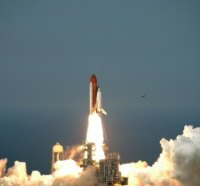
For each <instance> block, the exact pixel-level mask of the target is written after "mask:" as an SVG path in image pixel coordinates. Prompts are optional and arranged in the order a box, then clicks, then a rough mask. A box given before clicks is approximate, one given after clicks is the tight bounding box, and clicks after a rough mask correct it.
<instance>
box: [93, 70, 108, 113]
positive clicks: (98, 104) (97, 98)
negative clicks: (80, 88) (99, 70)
mask: <svg viewBox="0 0 200 186" xmlns="http://www.w3.org/2000/svg"><path fill="white" fill-rule="evenodd" d="M89 89H90V90H89V92H90V104H89V105H90V114H91V113H93V112H96V113H102V114H107V113H106V111H105V110H104V109H103V108H102V94H101V90H100V88H99V86H98V85H97V78H96V76H95V74H93V75H92V76H91V77H90V87H89Z"/></svg>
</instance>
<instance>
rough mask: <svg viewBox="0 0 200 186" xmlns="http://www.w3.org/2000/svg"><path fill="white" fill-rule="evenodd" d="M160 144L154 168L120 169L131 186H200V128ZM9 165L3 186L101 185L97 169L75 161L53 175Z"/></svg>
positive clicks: (1, 167) (1, 176) (0, 166)
mask: <svg viewBox="0 0 200 186" xmlns="http://www.w3.org/2000/svg"><path fill="white" fill-rule="evenodd" d="M160 144H161V147H162V152H161V154H160V156H159V158H158V160H157V161H156V162H155V163H154V164H153V165H152V166H149V165H148V164H147V163H146V162H144V161H139V162H137V163H129V164H122V165H121V166H120V170H121V172H122V175H123V176H127V177H128V178H129V186H200V128H193V127H192V126H185V128H184V131H183V134H182V135H179V136H177V138H176V139H175V140H172V139H171V140H166V139H162V140H161V141H160ZM6 163H7V160H6V159H2V160H0V186H90V185H98V182H97V179H96V173H95V169H94V168H92V167H91V168H88V169H87V170H86V171H82V169H81V168H80V167H79V166H78V164H77V162H75V161H74V160H65V161H60V162H57V163H56V164H55V170H56V171H55V172H54V174H53V175H41V174H40V173H39V172H38V171H33V172H32V173H31V175H27V171H26V164H25V163H23V162H18V161H16V162H15V164H14V166H13V167H11V168H9V169H8V170H7V171H5V170H6ZM73 171H74V172H73Z"/></svg>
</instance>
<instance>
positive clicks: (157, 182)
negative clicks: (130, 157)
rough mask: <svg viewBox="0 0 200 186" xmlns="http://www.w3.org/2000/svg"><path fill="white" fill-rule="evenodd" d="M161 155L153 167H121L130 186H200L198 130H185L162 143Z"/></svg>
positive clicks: (126, 165)
mask: <svg viewBox="0 0 200 186" xmlns="http://www.w3.org/2000/svg"><path fill="white" fill-rule="evenodd" d="M160 144H161V147H162V152H161V154H160V156H159V158H158V160H157V162H155V163H154V164H153V165H152V166H148V165H147V163H146V162H137V163H130V164H124V165H121V167H120V169H121V171H122V174H123V175H124V176H128V177H129V185H131V186H200V128H195V129H193V127H192V126H185V128H184V131H183V134H182V135H179V136H177V138H176V139H175V140H172V139H171V140H169V141H168V140H166V139H162V140H161V141H160Z"/></svg>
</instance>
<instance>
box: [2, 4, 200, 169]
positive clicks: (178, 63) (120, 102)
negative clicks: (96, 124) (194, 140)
mask: <svg viewBox="0 0 200 186" xmlns="http://www.w3.org/2000/svg"><path fill="white" fill-rule="evenodd" d="M199 7H200V2H199V1H185V0H183V1H159V0H157V1H156V0H153V1H141V0H138V1H64V0H63V1H51V0H49V1H47V0H44V1H38V0H32V1H25V0H24V1H7V0H3V1H1V2H0V23H1V24H0V86H1V88H0V90H1V91H0V125H1V130H0V131H1V135H0V148H1V151H0V157H2V158H3V157H7V158H8V160H9V163H11V164H13V161H14V160H21V161H26V162H27V163H28V165H30V167H29V169H30V170H32V169H39V170H41V171H42V172H46V173H47V172H48V170H50V161H51V147H52V145H53V144H55V143H56V142H57V141H60V142H61V143H62V144H63V145H64V146H70V145H75V144H78V143H79V144H80V143H81V142H82V141H83V140H84V138H85V131H86V126H87V117H88V109H89V77H90V75H91V74H92V73H95V74H96V75H97V78H98V81H99V85H100V87H101V90H102V93H103V105H104V109H105V110H106V111H107V113H108V116H106V117H104V118H103V119H104V125H105V129H106V138H107V143H108V144H109V146H110V149H111V150H112V151H119V152H120V154H121V158H122V160H123V161H125V162H130V161H138V160H139V159H142V160H147V161H148V162H149V163H152V162H154V161H155V160H156V159H157V157H158V154H159V152H160V144H159V140H160V139H161V138H162V137H165V138H174V137H175V136H176V135H177V134H180V133H181V131H182V129H183V126H184V125H185V124H192V125H194V126H199V122H200V96H199V95H200V83H199V81H200V34H199V33H200V22H199V19H200V11H199ZM143 94H146V95H147V96H146V97H145V98H141V95H143ZM147 147H149V148H147Z"/></svg>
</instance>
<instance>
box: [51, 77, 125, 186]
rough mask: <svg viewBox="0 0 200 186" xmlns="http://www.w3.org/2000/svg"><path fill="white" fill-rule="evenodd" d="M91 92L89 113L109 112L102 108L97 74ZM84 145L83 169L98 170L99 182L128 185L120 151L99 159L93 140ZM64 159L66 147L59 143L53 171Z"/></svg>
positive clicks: (53, 157) (111, 184)
mask: <svg viewBox="0 0 200 186" xmlns="http://www.w3.org/2000/svg"><path fill="white" fill-rule="evenodd" d="M89 93H90V96H89V100H90V103H89V105H90V107H89V114H93V113H96V114H98V115H102V114H107V113H106V111H105V110H104V109H103V108H102V95H101V91H100V88H99V86H98V84H97V78H96V76H95V74H93V75H92V76H91V77H90V84H89ZM83 147H84V150H83V151H84V152H83V153H84V158H83V159H82V163H81V165H80V166H81V167H82V168H83V171H84V170H86V169H87V168H89V167H93V168H94V169H95V170H96V177H97V180H98V182H99V184H105V185H108V186H114V185H118V186H120V185H128V178H127V177H123V176H122V175H121V172H120V170H119V166H120V155H119V154H118V153H110V154H106V155H105V158H104V159H100V160H98V161H97V160H95V158H94V157H95V149H96V144H95V143H93V142H85V143H84V144H83ZM102 148H103V147H102ZM104 153H105V152H104ZM64 159H65V158H64V148H63V147H62V145H60V144H59V143H57V144H56V145H54V146H53V149H52V172H54V164H55V163H56V162H57V161H62V160H64ZM95 186H96V185H95Z"/></svg>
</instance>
